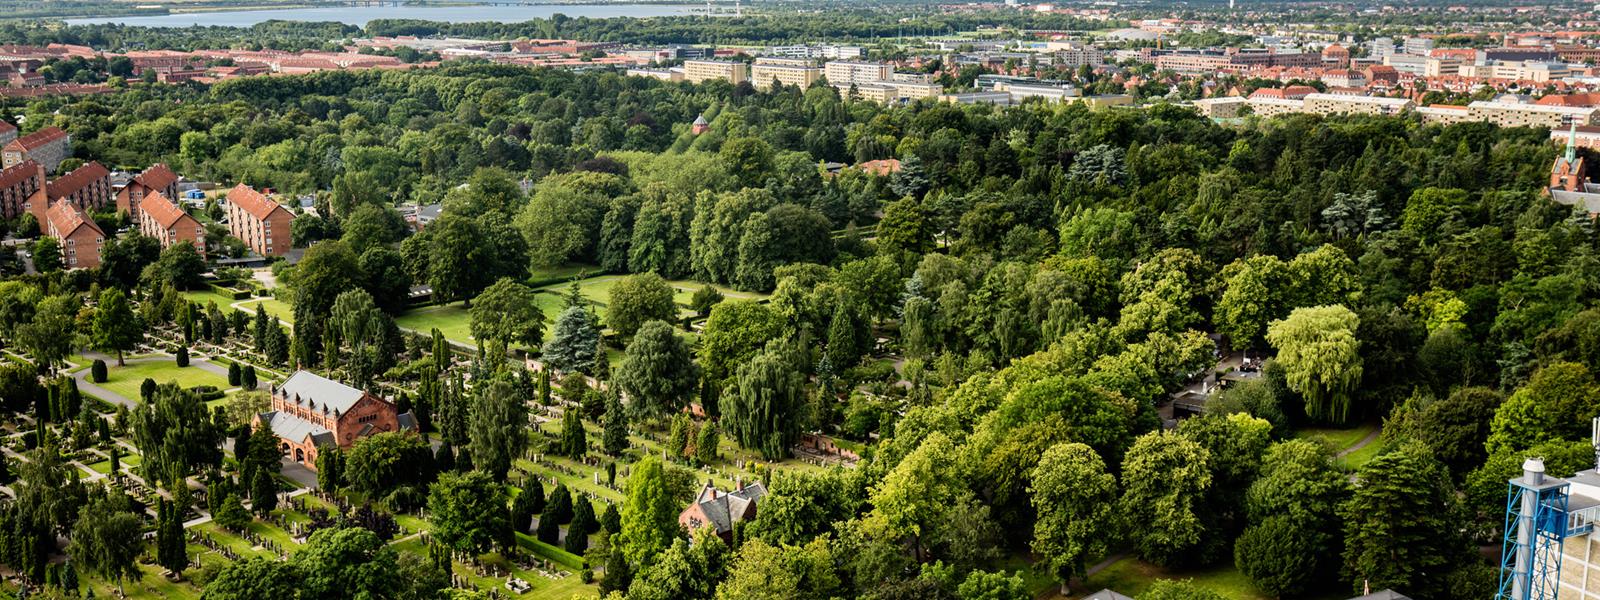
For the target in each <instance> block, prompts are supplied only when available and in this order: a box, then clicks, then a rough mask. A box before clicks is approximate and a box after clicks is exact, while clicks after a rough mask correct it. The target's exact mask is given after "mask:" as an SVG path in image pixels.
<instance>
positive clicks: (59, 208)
mask: <svg viewBox="0 0 1600 600" xmlns="http://www.w3.org/2000/svg"><path fill="white" fill-rule="evenodd" d="M45 218H47V219H49V220H50V227H51V228H52V229H55V230H56V234H57V235H59V236H61V237H67V236H70V235H72V233H73V232H75V231H77V230H78V228H79V227H88V228H89V229H92V230H94V232H95V233H96V234H99V235H100V236H101V237H105V232H104V231H101V230H100V226H99V225H96V224H95V222H94V220H93V219H90V218H89V217H88V216H87V215H85V214H83V211H82V210H80V209H79V208H78V207H76V206H73V205H72V203H71V202H57V203H55V204H52V205H50V209H49V210H47V211H45Z"/></svg>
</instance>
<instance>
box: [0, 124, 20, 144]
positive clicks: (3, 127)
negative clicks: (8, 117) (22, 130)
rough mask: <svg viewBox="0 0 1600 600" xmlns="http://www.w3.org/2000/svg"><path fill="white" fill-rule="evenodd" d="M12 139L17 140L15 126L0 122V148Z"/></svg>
mask: <svg viewBox="0 0 1600 600" xmlns="http://www.w3.org/2000/svg"><path fill="white" fill-rule="evenodd" d="M14 139H17V126H16V125H12V124H10V123H7V122H5V121H0V147H4V146H5V145H6V144H9V143H11V140H14Z"/></svg>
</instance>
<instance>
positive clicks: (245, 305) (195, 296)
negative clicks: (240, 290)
mask: <svg viewBox="0 0 1600 600" xmlns="http://www.w3.org/2000/svg"><path fill="white" fill-rule="evenodd" d="M183 296H184V297H185V298H188V299H189V301H191V302H197V303H199V304H200V305H201V306H205V305H207V304H209V303H211V302H215V303H217V308H219V309H223V312H224V314H226V312H227V310H226V309H227V308H228V307H229V306H234V304H235V303H238V306H236V307H235V308H236V309H237V310H243V311H245V312H248V313H251V314H254V313H255V312H256V307H257V306H264V307H266V309H267V314H268V315H271V316H273V317H276V318H278V319H279V320H282V321H283V322H285V323H289V324H291V325H292V324H294V307H292V306H290V305H289V303H288V302H284V301H282V300H279V299H277V298H253V299H250V300H245V301H239V300H234V299H233V297H232V296H229V295H227V294H224V293H222V292H219V291H217V290H216V289H214V288H207V289H205V290H191V291H187V292H184V293H183Z"/></svg>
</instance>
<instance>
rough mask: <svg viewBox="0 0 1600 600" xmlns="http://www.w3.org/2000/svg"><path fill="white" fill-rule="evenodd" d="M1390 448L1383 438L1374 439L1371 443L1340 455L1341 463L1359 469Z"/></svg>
mask: <svg viewBox="0 0 1600 600" xmlns="http://www.w3.org/2000/svg"><path fill="white" fill-rule="evenodd" d="M1388 449H1389V448H1388V447H1387V446H1386V445H1385V444H1384V443H1383V440H1373V441H1372V443H1371V444H1367V445H1366V446H1365V447H1363V448H1361V449H1359V450H1355V451H1353V452H1351V453H1349V454H1346V455H1344V456H1341V457H1339V463H1340V464H1343V465H1344V466H1345V467H1348V468H1350V469H1359V468H1361V466H1362V465H1365V464H1367V463H1369V462H1372V459H1374V458H1377V457H1379V456H1381V455H1382V454H1383V453H1384V452H1385V451H1387V450H1388Z"/></svg>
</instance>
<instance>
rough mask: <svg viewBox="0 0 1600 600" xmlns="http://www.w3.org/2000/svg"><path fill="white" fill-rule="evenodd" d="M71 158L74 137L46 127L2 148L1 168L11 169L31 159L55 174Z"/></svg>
mask: <svg viewBox="0 0 1600 600" xmlns="http://www.w3.org/2000/svg"><path fill="white" fill-rule="evenodd" d="M69 156H72V136H70V135H68V134H67V132H65V131H62V130H60V129H57V128H55V127H46V128H44V129H40V130H38V131H35V132H33V133H30V134H28V135H25V136H22V137H19V138H16V139H14V140H11V141H9V142H6V145H5V146H4V147H0V166H5V167H9V166H12V165H15V164H18V163H21V162H22V161H25V160H30V159H31V160H33V161H34V162H36V163H39V164H40V165H43V166H44V170H45V171H48V172H55V170H56V167H59V166H61V161H63V160H66V158H67V157H69Z"/></svg>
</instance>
